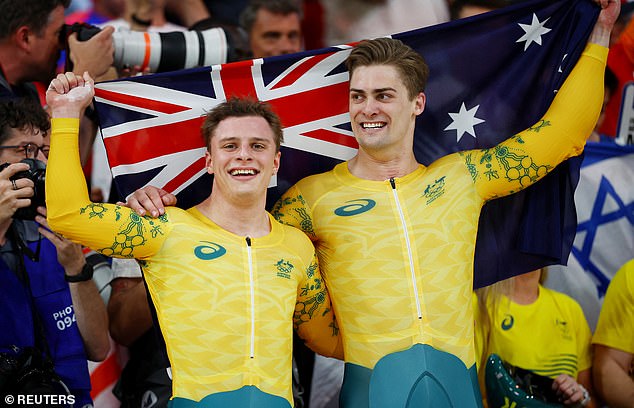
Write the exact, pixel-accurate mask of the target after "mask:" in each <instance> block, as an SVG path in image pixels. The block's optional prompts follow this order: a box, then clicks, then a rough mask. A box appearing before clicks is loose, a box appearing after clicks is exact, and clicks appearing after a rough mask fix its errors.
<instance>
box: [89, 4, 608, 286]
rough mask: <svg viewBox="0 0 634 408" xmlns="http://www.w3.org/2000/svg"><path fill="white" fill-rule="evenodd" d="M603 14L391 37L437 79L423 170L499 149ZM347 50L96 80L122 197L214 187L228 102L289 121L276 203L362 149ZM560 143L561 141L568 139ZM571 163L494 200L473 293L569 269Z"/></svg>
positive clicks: (468, 24)
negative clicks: (210, 117) (212, 161)
mask: <svg viewBox="0 0 634 408" xmlns="http://www.w3.org/2000/svg"><path fill="white" fill-rule="evenodd" d="M598 13H599V9H598V7H597V6H596V5H595V4H594V3H593V2H592V1H590V0H536V1H527V2H522V3H519V4H516V5H514V6H510V7H507V8H504V9H501V10H497V11H494V12H490V13H486V14H483V15H479V16H475V17H471V18H467V19H464V20H458V21H454V22H450V23H446V24H440V25H437V26H432V27H427V28H423V29H419V30H414V31H409V32H405V33H400V34H395V35H393V36H392V37H394V38H398V39H400V40H402V41H403V42H404V43H406V44H408V45H410V46H411V47H412V48H413V49H415V50H416V51H418V52H420V53H421V54H422V55H423V56H424V58H425V59H426V61H427V63H428V64H429V67H430V71H431V77H430V81H429V83H428V87H427V89H426V91H425V93H426V95H427V106H426V109H425V112H424V113H423V114H422V115H420V116H419V118H418V121H417V125H416V134H415V140H414V151H415V154H416V157H417V159H418V160H419V162H421V163H423V164H425V165H428V164H430V163H431V162H433V161H434V160H436V159H438V158H439V157H441V156H443V155H445V154H447V153H450V152H455V151H459V150H465V149H472V148H486V147H491V146H493V145H495V144H497V143H499V142H500V141H502V140H504V139H506V138H508V137H510V136H512V135H514V134H515V133H517V132H519V131H521V130H523V129H525V128H528V127H529V126H531V125H532V124H533V123H535V122H537V120H538V119H539V118H540V117H541V116H542V115H543V114H544V113H545V112H546V110H547V108H548V106H549V105H550V102H551V101H552V99H553V97H554V95H555V93H556V92H557V89H559V87H560V86H561V85H562V83H563V82H564V80H565V78H566V76H567V75H568V73H569V72H570V71H571V69H572V67H573V66H574V65H575V63H576V61H577V59H578V58H579V56H580V54H581V52H582V51H583V49H584V47H585V44H586V40H587V37H588V35H589V34H590V32H591V31H592V28H593V25H594V22H595V21H596V18H597V15H598ZM351 46H352V45H351V44H348V45H341V46H336V47H330V48H325V49H320V50H313V51H307V52H303V53H298V54H292V55H288V56H280V57H271V58H265V59H258V60H252V61H241V62H237V63H230V64H224V65H219V66H213V67H207V68H196V69H190V70H183V71H177V72H172V73H164V74H156V75H149V76H142V77H134V78H130V79H126V80H118V81H111V82H103V83H99V84H97V86H96V88H97V90H96V97H95V100H96V108H97V112H98V115H99V118H100V123H101V133H102V136H103V140H104V144H105V146H106V151H107V155H108V161H109V165H110V168H111V170H112V174H113V177H114V182H115V186H116V188H117V190H118V191H119V193H120V194H121V195H122V196H127V195H128V194H130V193H132V192H133V191H134V190H136V189H138V188H140V187H142V186H144V185H148V184H150V185H154V186H157V187H161V188H164V189H166V190H168V191H171V192H173V193H175V194H176V195H177V197H178V200H179V205H180V206H182V207H190V206H192V205H195V204H197V203H198V202H200V201H202V199H204V198H205V197H206V196H208V195H209V193H210V191H211V180H210V176H208V175H207V174H206V172H205V169H204V152H205V147H204V146H203V142H202V139H201V137H200V131H199V127H200V125H201V123H202V118H201V116H202V115H203V114H204V113H205V112H207V111H209V110H210V109H212V108H213V107H214V106H215V105H217V104H219V103H221V102H223V101H224V100H226V99H227V98H228V97H229V96H232V95H251V96H255V97H257V98H258V99H260V100H264V101H267V102H269V103H270V104H271V105H272V106H273V108H274V110H275V111H276V112H277V113H278V114H279V115H280V117H281V118H282V123H283V126H284V139H285V140H284V145H283V146H282V165H281V168H280V171H279V173H278V175H277V178H276V179H273V180H272V181H271V188H270V189H269V193H268V202H269V205H270V204H272V203H273V202H275V200H276V199H277V198H278V197H279V196H280V195H281V194H282V193H283V192H284V191H285V190H286V189H287V188H289V187H290V186H291V185H293V184H294V183H295V182H297V181H298V180H299V179H301V178H303V177H305V176H307V175H310V174H313V173H317V172H323V171H327V170H330V169H331V168H332V167H333V166H334V165H335V164H336V163H339V162H341V161H343V160H347V159H349V158H351V157H353V156H354V154H355V152H356V149H357V147H358V145H357V143H356V141H355V139H354V136H353V134H352V131H351V127H350V118H349V116H348V83H347V81H348V72H347V71H346V69H345V66H344V64H343V63H344V61H345V59H346V57H347V56H348V55H349V53H350V49H351ZM562 137H564V135H562ZM580 162H581V160H580V159H571V160H569V161H568V162H566V163H563V164H562V165H561V166H559V167H558V168H557V169H556V170H555V171H554V172H553V173H551V174H550V175H549V176H547V177H546V178H545V179H544V180H542V181H540V182H539V183H538V184H536V185H535V186H532V187H530V188H528V189H527V190H525V191H523V192H520V193H518V194H515V195H514V196H512V197H507V198H503V199H499V200H494V201H493V202H491V203H488V204H487V205H486V206H485V208H484V209H483V212H482V215H481V218H480V228H479V234H478V241H477V246H476V257H475V258H476V259H475V281H474V285H475V286H476V287H480V286H484V285H487V284H490V283H493V282H495V281H498V280H500V279H503V278H506V277H510V276H513V275H516V274H519V273H524V272H528V271H531V270H534V269H537V268H539V267H542V266H545V265H548V264H557V263H565V262H566V260H567V259H568V254H569V253H570V249H571V245H572V241H573V238H574V234H575V226H576V215H575V207H574V200H573V195H574V188H575V186H576V183H577V180H578V174H579V165H580Z"/></svg>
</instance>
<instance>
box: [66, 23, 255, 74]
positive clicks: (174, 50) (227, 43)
mask: <svg viewBox="0 0 634 408" xmlns="http://www.w3.org/2000/svg"><path fill="white" fill-rule="evenodd" d="M100 31H101V29H100V28H99V27H96V26H93V25H89V24H86V23H75V24H72V25H68V24H65V25H64V27H63V29H62V32H61V34H60V35H61V41H62V44H63V45H64V46H65V48H66V49H68V36H69V35H71V34H72V33H77V39H78V40H79V41H86V40H89V39H90V38H92V37H93V36H94V35H96V34H97V33H99V32H100ZM246 37H247V36H246V33H245V32H244V30H242V29H240V28H239V27H234V26H217V27H213V28H207V29H205V30H192V31H173V32H166V33H153V32H143V31H127V30H124V31H115V32H114V33H113V34H112V41H113V43H114V64H113V65H114V66H115V67H117V68H118V69H123V68H128V67H133V66H137V65H138V66H141V67H149V69H150V71H151V72H167V71H175V70H178V69H185V68H194V67H202V66H210V65H216V64H224V63H225V62H232V61H238V60H240V59H244V58H245V56H247V55H248V53H249V52H248V46H246V44H248V39H247V38H246ZM69 55H70V53H67V58H66V69H71V68H72V67H71V65H72V64H71V61H70V58H69Z"/></svg>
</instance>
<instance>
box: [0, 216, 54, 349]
mask: <svg viewBox="0 0 634 408" xmlns="http://www.w3.org/2000/svg"><path fill="white" fill-rule="evenodd" d="M9 239H10V240H11V241H12V245H13V247H14V248H16V249H17V258H18V259H17V260H18V268H17V271H16V273H17V276H18V279H19V280H20V282H22V284H23V285H25V287H26V289H27V291H28V298H29V302H30V305H29V306H30V308H31V315H32V318H33V332H34V333H35V343H36V346H37V349H38V350H40V351H44V353H46V357H47V358H48V359H49V361H51V362H52V361H53V359H52V357H51V351H50V349H49V347H48V343H47V342H46V337H45V336H44V324H43V323H42V319H41V318H40V314H39V313H38V312H37V308H36V307H35V301H34V299H33V292H32V291H31V281H30V279H29V274H28V272H27V271H26V266H25V265H24V258H23V256H27V257H28V258H29V259H30V260H32V261H34V262H37V261H38V260H39V258H40V249H41V244H42V236H41V235H40V239H39V240H38V242H37V249H36V250H35V253H34V252H33V251H32V250H31V248H29V247H28V246H27V245H26V243H25V242H24V240H23V239H22V237H20V234H19V233H18V231H17V229H16V227H15V222H12V223H11V226H10V227H9Z"/></svg>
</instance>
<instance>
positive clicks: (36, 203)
mask: <svg viewBox="0 0 634 408" xmlns="http://www.w3.org/2000/svg"><path fill="white" fill-rule="evenodd" d="M20 163H26V164H28V165H29V169H28V170H24V171H20V172H18V173H15V174H14V175H13V176H11V180H18V179H22V178H27V179H29V180H31V181H32V182H33V185H34V186H33V191H34V193H33V197H31V205H30V206H28V207H23V208H19V209H18V210H17V211H16V212H15V214H13V218H16V219H18V220H34V219H35V216H36V215H37V214H38V212H37V207H40V206H44V205H45V204H46V199H45V195H44V181H45V178H46V164H45V163H44V162H42V161H40V160H36V159H24V160H21V161H20ZM8 166H9V163H4V164H2V165H0V171H2V170H4V169H5V168H7V167H8Z"/></svg>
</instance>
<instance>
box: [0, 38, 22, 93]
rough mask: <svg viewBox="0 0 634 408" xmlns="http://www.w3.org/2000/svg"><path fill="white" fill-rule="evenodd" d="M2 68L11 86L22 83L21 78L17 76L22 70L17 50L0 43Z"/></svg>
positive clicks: (3, 74) (0, 67)
mask: <svg viewBox="0 0 634 408" xmlns="http://www.w3.org/2000/svg"><path fill="white" fill-rule="evenodd" d="M0 61H2V65H0V70H2V76H3V77H4V79H5V81H6V82H7V83H8V84H9V86H12V87H13V86H17V85H20V82H21V78H19V77H18V76H17V74H18V72H20V63H19V62H18V61H17V59H16V56H15V52H14V51H12V50H11V49H9V48H7V47H5V46H3V45H0Z"/></svg>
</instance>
